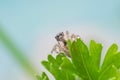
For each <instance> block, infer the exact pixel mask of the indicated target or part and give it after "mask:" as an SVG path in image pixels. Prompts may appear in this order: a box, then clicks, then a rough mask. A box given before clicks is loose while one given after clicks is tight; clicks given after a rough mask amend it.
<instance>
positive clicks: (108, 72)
mask: <svg viewBox="0 0 120 80" xmlns="http://www.w3.org/2000/svg"><path fill="white" fill-rule="evenodd" d="M98 80H120V77H119V71H118V69H117V68H116V67H115V66H114V65H110V66H108V67H107V68H106V69H105V70H104V71H103V72H102V73H101V75H100V76H99V79H98Z"/></svg>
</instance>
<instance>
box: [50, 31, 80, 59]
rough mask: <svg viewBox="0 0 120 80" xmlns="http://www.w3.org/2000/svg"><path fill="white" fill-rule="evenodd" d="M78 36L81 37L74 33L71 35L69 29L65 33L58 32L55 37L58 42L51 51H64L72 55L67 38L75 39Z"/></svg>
mask: <svg viewBox="0 0 120 80" xmlns="http://www.w3.org/2000/svg"><path fill="white" fill-rule="evenodd" d="M76 38H79V35H75V34H72V35H70V34H69V32H68V31H66V33H65V34H64V33H63V32H60V33H58V34H57V35H56V36H55V39H56V40H57V42H58V44H55V45H54V47H53V49H52V51H51V53H54V52H55V53H60V52H63V53H65V55H67V56H68V57H70V54H69V50H68V47H67V42H66V41H67V40H71V41H74V40H75V39H76Z"/></svg>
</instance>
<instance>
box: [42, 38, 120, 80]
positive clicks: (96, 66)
mask: <svg viewBox="0 0 120 80" xmlns="http://www.w3.org/2000/svg"><path fill="white" fill-rule="evenodd" d="M67 44H68V49H69V52H70V58H68V57H66V55H65V54H64V53H60V54H58V55H57V56H56V58H54V57H52V55H48V61H43V62H42V64H43V65H44V66H45V68H46V69H47V70H48V71H49V72H51V73H52V75H53V76H54V77H55V80H120V75H119V74H120V72H119V68H120V52H118V51H117V50H118V47H117V45H116V44H113V45H112V46H111V47H110V48H109V49H108V51H107V53H106V56H105V59H104V61H103V64H102V66H100V61H101V53H102V45H101V44H100V43H96V42H95V41H94V40H91V41H90V45H89V48H88V47H87V45H86V44H85V43H84V42H83V41H82V40H81V39H76V40H75V41H73V42H71V41H70V40H68V41H67Z"/></svg>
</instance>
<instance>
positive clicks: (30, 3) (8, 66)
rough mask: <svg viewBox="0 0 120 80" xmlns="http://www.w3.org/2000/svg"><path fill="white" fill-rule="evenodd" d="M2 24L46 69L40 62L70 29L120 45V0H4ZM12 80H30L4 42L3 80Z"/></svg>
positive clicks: (1, 54)
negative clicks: (55, 40) (57, 38)
mask: <svg viewBox="0 0 120 80" xmlns="http://www.w3.org/2000/svg"><path fill="white" fill-rule="evenodd" d="M0 23H1V24H2V25H4V29H5V31H6V32H7V34H8V35H9V36H10V37H11V39H12V40H13V41H14V43H16V44H17V45H18V47H19V48H20V49H21V50H22V51H24V52H26V54H25V55H26V56H28V58H29V59H30V61H32V62H33V64H34V65H35V66H36V68H37V69H38V70H42V68H40V66H41V65H40V60H41V59H44V58H46V55H47V53H48V52H49V51H50V50H51V47H52V46H53V45H54V43H55V42H54V35H55V34H56V33H57V32H59V31H65V30H69V31H71V32H75V33H78V34H80V36H81V37H83V39H89V40H90V39H91V38H92V39H101V40H100V41H101V42H103V43H106V45H107V46H109V45H110V43H112V42H115V43H118V45H119V41H120V37H119V35H120V0H0ZM88 36H89V37H88ZM89 40H88V41H89ZM98 41H99V40H98ZM51 45H52V46H51ZM8 79H9V80H30V78H29V76H28V75H27V73H26V72H24V70H23V69H22V68H21V67H20V65H19V64H18V63H17V61H15V59H14V58H13V57H12V56H11V55H10V54H9V51H7V49H6V47H5V46H4V45H3V44H2V43H0V80H8ZM31 80H32V79H31Z"/></svg>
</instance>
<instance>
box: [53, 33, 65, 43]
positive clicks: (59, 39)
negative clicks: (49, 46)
mask: <svg viewBox="0 0 120 80" xmlns="http://www.w3.org/2000/svg"><path fill="white" fill-rule="evenodd" d="M55 39H56V40H57V41H63V40H64V33H63V32H60V33H58V34H57V35H56V36H55Z"/></svg>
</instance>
